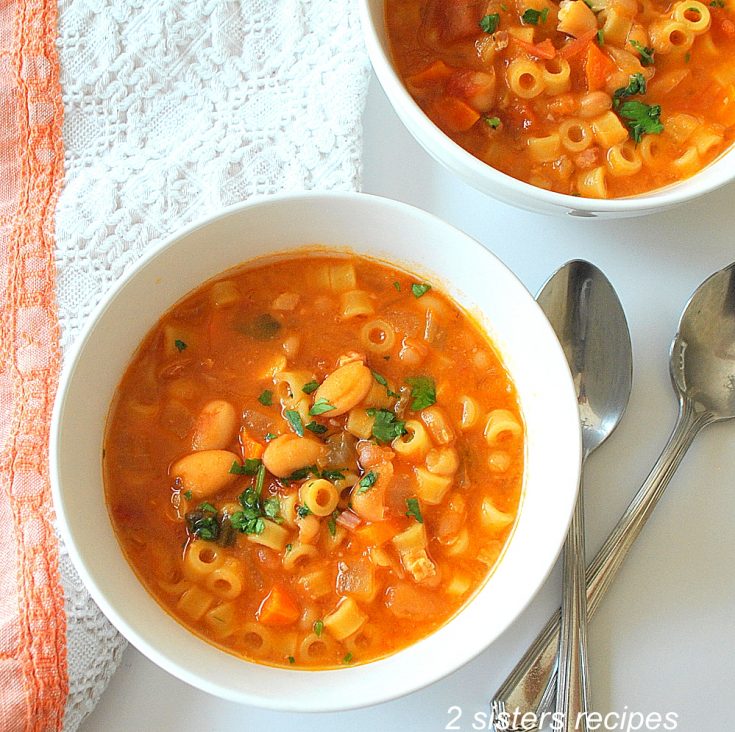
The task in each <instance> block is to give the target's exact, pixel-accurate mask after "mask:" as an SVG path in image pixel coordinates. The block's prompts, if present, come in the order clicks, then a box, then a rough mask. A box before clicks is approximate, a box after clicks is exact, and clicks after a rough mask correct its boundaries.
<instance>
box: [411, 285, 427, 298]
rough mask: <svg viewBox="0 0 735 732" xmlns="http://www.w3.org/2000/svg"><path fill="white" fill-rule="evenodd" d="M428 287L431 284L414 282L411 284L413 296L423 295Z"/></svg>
mask: <svg viewBox="0 0 735 732" xmlns="http://www.w3.org/2000/svg"><path fill="white" fill-rule="evenodd" d="M430 289H431V285H427V284H426V283H425V282H424V283H422V284H419V283H418V282H414V283H413V284H412V285H411V292H413V296H414V297H423V296H424V295H425V294H426V293H427V292H428V291H429V290H430Z"/></svg>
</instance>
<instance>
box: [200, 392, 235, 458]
mask: <svg viewBox="0 0 735 732" xmlns="http://www.w3.org/2000/svg"><path fill="white" fill-rule="evenodd" d="M236 431H237V413H236V412H235V407H233V406H232V404H230V403H229V402H227V401H225V400H224V399H215V400H214V401H211V402H208V403H207V404H205V405H204V407H203V408H202V411H201V412H199V416H198V417H197V421H196V424H195V425H194V436H193V437H192V440H191V448H192V450H224V449H225V448H226V447H227V446H228V445H229V444H230V443H231V442H232V440H233V439H234V437H235V432H236Z"/></svg>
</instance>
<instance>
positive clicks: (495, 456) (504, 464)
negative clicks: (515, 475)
mask: <svg viewBox="0 0 735 732" xmlns="http://www.w3.org/2000/svg"><path fill="white" fill-rule="evenodd" d="M487 466H488V468H490V470H492V471H493V472H494V473H504V472H505V471H506V470H508V468H509V467H510V455H509V454H508V453H507V452H506V451H505V450H492V451H491V452H490V454H489V455H488V456H487Z"/></svg>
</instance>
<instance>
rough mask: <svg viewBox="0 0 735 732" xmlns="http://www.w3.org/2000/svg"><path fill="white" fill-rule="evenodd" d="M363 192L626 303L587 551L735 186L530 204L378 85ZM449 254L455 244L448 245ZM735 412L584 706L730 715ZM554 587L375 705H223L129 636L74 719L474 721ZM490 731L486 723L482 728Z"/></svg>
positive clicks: (662, 419) (646, 460) (623, 608)
mask: <svg viewBox="0 0 735 732" xmlns="http://www.w3.org/2000/svg"><path fill="white" fill-rule="evenodd" d="M364 160H365V166H364V189H365V190H366V191H368V192H370V193H377V194H381V195H384V196H388V197H391V198H396V199H400V200H403V201H406V202H408V203H411V204H414V205H416V206H419V207H421V208H424V209H427V210H428V211H431V212H433V213H435V214H437V215H438V216H440V217H441V218H443V219H446V220H447V221H449V222H450V223H452V224H454V225H455V226H457V227H459V228H461V229H463V230H464V231H466V232H468V233H469V234H470V235H472V236H474V237H476V238H477V239H479V240H480V241H481V242H482V243H483V244H485V245H486V246H487V247H488V248H489V249H491V250H492V251H493V252H495V254H497V255H498V256H499V257H500V259H502V260H503V262H505V263H506V264H507V265H508V266H509V267H510V268H511V269H512V270H513V271H514V272H515V273H516V274H517V275H518V276H519V277H520V279H521V280H522V281H523V282H524V284H525V285H526V286H527V287H528V288H529V290H531V292H536V291H537V290H538V288H539V287H540V286H541V285H542V284H543V282H544V281H545V279H546V278H547V277H548V276H549V275H550V274H551V273H552V272H553V271H554V270H555V269H556V268H557V267H558V266H560V265H561V264H563V263H564V262H566V261H567V260H569V259H573V258H584V259H588V260H590V261H592V262H594V263H595V264H596V265H597V266H599V267H600V268H601V269H602V270H603V271H604V272H605V273H606V274H607V276H608V277H609V278H610V280H611V281H612V283H613V284H614V286H615V287H616V289H617V291H618V294H619V296H620V299H621V301H622V303H623V305H624V307H625V310H626V314H627V317H628V321H629V323H630V328H631V331H632V339H633V349H634V360H635V366H634V384H633V393H632V396H631V400H630V405H629V407H628V411H627V414H626V416H625V419H624V421H623V422H622V424H621V426H620V428H619V429H618V430H617V432H616V433H615V434H614V435H613V436H612V437H611V438H610V440H609V441H608V442H607V443H606V444H605V445H604V446H603V447H602V448H601V449H600V450H599V451H598V452H596V453H595V455H594V456H593V457H592V458H591V459H590V461H589V462H588V463H587V469H586V473H585V484H586V488H585V490H586V496H587V500H586V504H587V505H586V508H587V529H588V535H587V542H588V550H589V551H590V553H591V552H595V551H597V549H598V548H599V546H600V545H601V543H602V541H603V539H604V537H605V536H606V535H607V533H608V531H609V530H610V529H611V528H612V526H613V525H614V524H615V522H616V520H617V519H618V517H619V516H620V514H621V513H622V511H623V510H624V508H625V507H626V505H627V503H628V501H629V500H630V498H631V497H632V496H633V494H634V493H635V492H636V491H637V490H638V487H639V486H640V483H641V482H642V481H643V479H644V478H645V476H646V474H647V473H648V470H649V469H650V467H651V466H652V465H653V462H654V461H655V459H656V457H657V456H658V454H659V452H660V450H661V448H662V447H663V445H664V443H665V441H666V439H667V437H668V435H669V432H670V430H671V427H672V426H673V423H674V419H675V414H676V402H675V399H674V396H673V392H672V389H671V386H670V382H669V376H668V349H669V345H670V342H671V339H672V337H673V335H674V332H675V330H676V324H677V321H678V318H679V315H680V313H681V310H682V308H683V306H684V304H685V303H686V301H687V299H688V297H689V296H690V294H691V293H692V291H693V290H694V289H695V288H696V287H697V285H699V283H700V282H701V281H702V280H704V279H705V278H706V277H707V276H708V275H709V274H711V273H712V272H714V271H715V270H717V269H719V268H720V267H722V266H724V265H726V264H729V262H730V261H731V260H733V259H735V245H734V244H735V242H733V238H732V237H733V231H735V188H733V187H732V186H731V187H729V188H725V189H722V190H720V191H718V192H716V193H714V194H712V195H711V196H709V197H708V198H706V199H704V200H699V201H697V202H695V203H693V204H690V205H687V206H684V207H680V208H678V209H674V210H673V211H670V212H667V213H664V214H661V215H657V216H650V217H647V218H640V219H628V220H621V221H589V220H580V219H571V218H567V219H563V218H549V217H546V216H540V215H536V214H531V213H525V212H522V211H517V210H515V209H513V208H510V207H508V206H506V205H504V204H501V203H497V202H495V201H494V200H492V199H490V198H487V197H485V196H484V195H483V194H481V193H478V192H476V191H475V190H473V189H471V188H469V187H467V186H466V185H465V184H463V183H461V182H459V181H457V180H456V179H454V178H453V177H452V176H450V175H449V174H448V173H447V172H445V171H444V169H442V168H440V167H439V166H438V164H436V163H434V162H433V161H432V160H431V159H430V158H429V157H428V156H427V155H426V154H425V153H424V152H423V150H421V149H420V148H419V146H418V144H417V143H415V142H414V140H413V138H411V137H410V135H409V134H408V133H407V132H406V131H405V130H404V128H403V127H402V125H401V123H400V122H399V121H398V119H397V117H396V116H395V114H394V113H393V111H392V109H391V107H390V105H389V104H388V102H387V100H386V98H385V96H384V95H383V93H382V90H381V89H380V88H379V86H378V84H377V82H375V81H373V83H372V84H371V89H370V94H369V97H368V105H367V111H366V114H365V150H364ZM447 256H448V257H450V256H452V253H451V252H449V251H448V252H447ZM733 446H735V423H725V424H721V425H715V426H713V427H710V428H708V429H707V430H705V432H704V433H702V434H701V435H700V437H699V438H698V439H697V441H696V442H695V443H694V445H693V447H692V449H691V450H690V452H689V454H688V456H687V457H686V458H685V460H684V463H683V464H682V466H681V468H680V469H679V471H678V473H677V474H676V475H675V477H674V479H673V480H672V482H671V485H670V486H669V490H668V491H667V494H666V495H665V496H664V498H663V499H662V501H661V503H660V504H659V506H658V508H657V509H656V512H655V514H654V516H653V518H652V519H651V521H650V522H649V524H648V526H647V527H646V529H645V531H644V533H643V535H642V537H641V538H640V539H639V541H638V543H637V545H636V546H635V547H634V549H633V551H632V553H631V554H630V556H629V558H628V560H627V562H626V563H625V565H624V567H623V569H622V571H621V572H620V575H619V576H618V578H617V580H616V582H615V583H614V585H613V587H612V590H611V592H610V593H609V595H608V596H607V598H606V599H605V601H604V603H603V604H602V606H601V608H600V610H599V613H598V614H597V615H596V616H595V618H594V620H593V622H592V625H591V628H590V643H591V649H590V664H591V675H592V694H593V706H594V708H595V709H597V710H598V711H600V712H603V713H604V712H611V711H617V712H621V713H622V712H624V711H626V710H627V711H629V712H630V711H639V712H643V713H649V712H659V713H661V714H665V713H667V712H674V713H676V714H677V715H678V720H679V724H678V727H677V729H678V730H680V731H682V732H700V731H704V730H712V731H714V730H718V731H719V730H727V729H732V728H733V727H735V722H734V721H733V717H732V714H730V710H731V703H730V702H731V697H732V693H733V690H734V687H735V671H733V654H734V652H735V622H734V620H735V579H734V577H735V574H734V573H733V566H734V565H735V530H733V526H734V523H735V522H734V519H735V482H734V481H733V475H735V450H733ZM558 598H559V571H558V566H557V569H556V570H555V571H554V573H553V574H552V576H551V577H550V579H549V580H548V581H547V583H546V584H545V586H544V587H543V588H542V589H541V591H540V592H539V593H538V595H537V597H536V598H535V600H534V601H533V602H532V604H531V605H530V607H529V608H528V609H527V610H526V612H525V613H524V614H523V615H522V616H521V617H520V618H518V620H517V621H516V622H515V623H514V624H513V625H512V626H511V627H510V629H509V630H508V631H507V632H506V633H505V634H504V635H503V636H502V637H501V638H500V639H499V640H498V641H496V642H495V643H494V644H493V645H492V646H491V647H490V648H488V649H487V650H486V651H485V652H483V653H482V654H481V655H480V656H479V657H478V658H476V659H475V660H474V661H473V662H471V663H470V664H468V665H467V666H465V667H464V668H462V669H460V670H459V671H458V672H456V673H455V674H453V675H451V676H449V677H448V678H446V679H444V680H443V681H440V682H438V683H436V684H434V685H432V686H430V687H428V688H426V689H424V690H422V691H419V692H417V693H415V694H412V695H410V696H408V697H405V698H403V699H400V700H397V701H394V702H390V703H387V704H383V705H380V706H377V707H372V708H368V709H362V710H357V711H353V712H344V713H339V714H329V715H296V714H283V713H276V712H270V711H264V710H260V709H255V708H251V707H244V706H241V705H238V704H235V703H231V702H225V701H221V700H219V699H217V698H215V697H213V696H209V695H208V694H205V693H204V692H201V691H198V690H196V689H193V688H191V687H189V686H187V685H186V684H184V683H183V682H181V681H178V680H177V679H175V678H173V677H172V676H170V675H168V674H167V673H166V672H164V671H162V670H160V669H159V668H158V667H156V666H155V665H154V664H152V663H151V662H150V661H148V660H147V659H145V658H144V657H143V656H142V655H141V654H140V653H138V652H137V651H136V650H135V649H134V648H132V647H130V648H129V649H128V650H127V652H126V654H125V657H124V660H123V663H122V665H121V667H120V669H119V670H118V672H117V674H116V675H115V677H114V678H113V680H112V682H111V683H110V686H109V688H108V689H107V691H106V692H105V694H104V696H103V698H102V700H101V702H100V704H99V706H98V707H97V708H96V710H95V711H94V712H93V713H92V714H91V715H90V716H89V717H88V718H87V720H86V721H85V723H84V724H83V726H82V730H83V731H84V732H92V731H95V732H96V731H97V730H105V732H117V731H120V732H122V731H123V730H124V731H126V732H127V731H128V730H143V731H144V732H147V731H148V730H150V731H154V730H155V731H156V732H163V731H165V730H177V732H188V731H189V730H191V731H192V732H203V731H209V730H217V731H220V730H238V731H243V732H244V731H245V730H256V729H259V730H263V729H266V730H269V732H281V731H283V732H297V731H298V732H311V731H314V732H324V730H331V729H336V728H340V729H349V730H350V732H376V731H378V730H381V731H382V730H401V731H404V730H411V731H412V730H421V731H422V732H433V731H434V730H437V731H439V730H444V729H445V728H446V726H447V724H448V723H449V721H450V718H451V716H455V715H454V713H452V714H451V715H450V713H449V712H448V709H449V708H450V707H454V706H456V707H460V708H461V710H462V716H461V718H460V719H459V721H458V722H457V723H456V725H455V729H457V728H458V729H461V730H473V729H478V728H483V727H482V724H480V723H479V722H481V721H482V717H480V718H479V722H478V721H477V720H475V717H474V715H475V714H476V713H478V712H479V713H483V712H486V711H487V704H486V702H487V700H488V698H489V697H490V696H491V694H492V692H493V691H494V690H495V689H496V688H497V686H498V685H499V683H500V682H501V681H502V680H503V679H504V678H505V676H506V674H507V673H508V671H509V670H510V669H511V668H512V667H513V665H514V664H515V662H516V660H517V658H518V657H519V656H520V655H521V653H522V652H523V651H524V650H525V648H526V647H527V645H528V643H529V642H530V641H531V640H532V639H533V638H534V637H535V635H536V632H537V631H538V630H539V629H540V628H541V626H542V625H543V623H544V622H545V621H546V619H547V617H548V616H549V614H550V613H551V611H552V610H553V609H554V608H555V607H556V606H557V604H558ZM484 728H486V726H485V727H484Z"/></svg>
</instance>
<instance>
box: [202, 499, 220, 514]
mask: <svg viewBox="0 0 735 732" xmlns="http://www.w3.org/2000/svg"><path fill="white" fill-rule="evenodd" d="M199 510H200V511H207V512H208V513H217V509H216V508H215V507H214V506H213V505H212V504H211V503H209V501H205V502H204V503H200V504H199Z"/></svg>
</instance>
